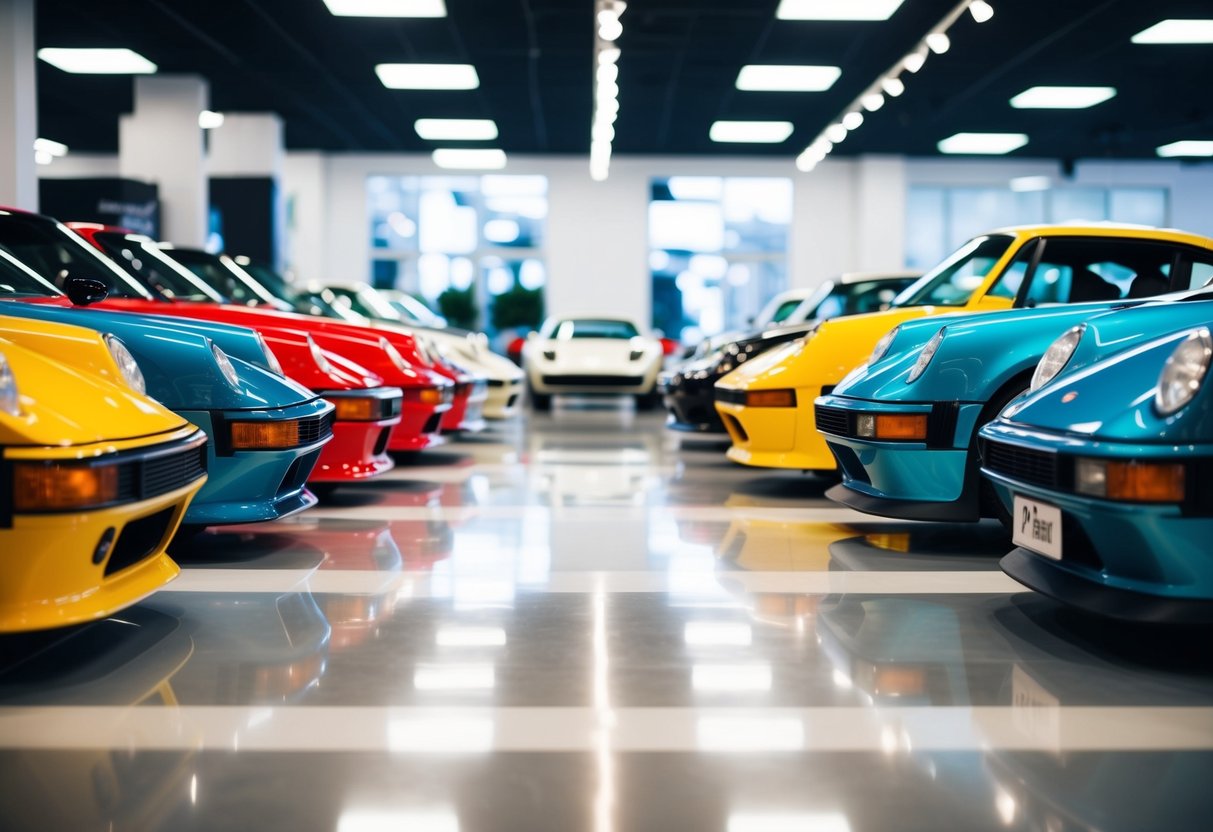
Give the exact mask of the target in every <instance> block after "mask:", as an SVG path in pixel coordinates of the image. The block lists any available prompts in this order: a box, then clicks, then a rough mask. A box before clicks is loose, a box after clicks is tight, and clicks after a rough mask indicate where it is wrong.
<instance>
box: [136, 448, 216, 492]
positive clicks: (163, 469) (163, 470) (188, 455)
mask: <svg viewBox="0 0 1213 832" xmlns="http://www.w3.org/2000/svg"><path fill="white" fill-rule="evenodd" d="M134 466H138V468H139V470H138V474H137V477H136V478H135V481H136V482H137V483H138V486H137V488H138V491H137V492H136V494H137V496H138V498H139V499H142V500H146V499H149V498H151V497H159V496H160V495H161V494H167V493H168V492H170V491H176V490H177V489H178V488H183V487H185V486H187V485H189V484H190V483H192V482H193V481H194V480H196V479H198V478H199V477H201V476H202V475H203V474H205V473H206V445H199V446H198V447H195V448H187V449H185V450H183V451H178V452H176V453H168V454H163V455H161V456H155V457H152V458H151V459H145V460H140V461H137V462H132V463H128V465H127V466H123V467H134Z"/></svg>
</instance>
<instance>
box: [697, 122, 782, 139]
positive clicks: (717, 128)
mask: <svg viewBox="0 0 1213 832" xmlns="http://www.w3.org/2000/svg"><path fill="white" fill-rule="evenodd" d="M790 135H792V122H790V121H717V122H714V123H713V124H712V127H711V129H710V130H709V131H708V138H710V139H711V140H712V141H714V142H744V143H751V144H779V143H780V142H786V141H787V140H788V136H790Z"/></svg>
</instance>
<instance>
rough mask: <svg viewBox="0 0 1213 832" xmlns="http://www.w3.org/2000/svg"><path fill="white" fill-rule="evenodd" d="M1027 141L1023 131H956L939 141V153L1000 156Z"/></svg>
mask: <svg viewBox="0 0 1213 832" xmlns="http://www.w3.org/2000/svg"><path fill="white" fill-rule="evenodd" d="M1027 143H1028V137H1027V136H1026V135H1024V134H1023V133H957V134H955V135H953V136H949V137H948V138H946V139H944V140H943V141H941V142H940V143H939V145H938V147H939V152H940V153H949V154H965V155H977V156H1001V155H1002V154H1004V153H1010V152H1011V151H1012V150H1018V149H1019V148H1021V147H1023V146H1024V145H1025V144H1027Z"/></svg>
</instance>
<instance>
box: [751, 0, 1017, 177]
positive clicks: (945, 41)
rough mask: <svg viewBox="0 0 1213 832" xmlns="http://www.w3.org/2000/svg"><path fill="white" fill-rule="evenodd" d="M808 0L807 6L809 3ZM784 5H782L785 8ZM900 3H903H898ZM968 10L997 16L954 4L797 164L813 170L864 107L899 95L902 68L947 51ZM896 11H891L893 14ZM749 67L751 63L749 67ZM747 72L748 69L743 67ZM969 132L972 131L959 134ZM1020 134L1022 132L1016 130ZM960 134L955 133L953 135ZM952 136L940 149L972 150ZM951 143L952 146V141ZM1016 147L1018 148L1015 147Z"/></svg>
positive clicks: (977, 3) (978, 4)
mask: <svg viewBox="0 0 1213 832" xmlns="http://www.w3.org/2000/svg"><path fill="white" fill-rule="evenodd" d="M807 4H808V3H807V0H806V6H807ZM783 5H788V6H790V5H792V4H791V0H784V4H783ZM783 5H781V6H780V9H781V10H782V9H783ZM836 5H839V6H841V5H847V6H851V5H855V6H858V5H861V4H860V3H858V2H853V3H845V4H843V3H839V4H836ZM898 5H900V3H899V4H898ZM966 11H968V12H970V13H971V14H972V16H973V18H974V19H975V20H977V21H978V22H979V23H983V22H985V21H987V20H989V19H991V18H992V17H993V16H994V7H993V6H992V5H990V3H988V2H986V0H963V2H960V3H957V4H956V5H955V6H953V7H952V9H951V11H949V12H948V13H947V14H946V15H944V16H943V18H941V19H940V20H939V22H938V23H936V24H935V26H934V27H933V28H932V29H931V30H930V31H929V32H927V34H926V35H924V36H923V39H922V40H921V41H919V42H918V43H916V44H914V48H913V49H911V50H910V51H909V53H907V54H906V55H905V56H903V57H902V58H901V59H900V60H898V61H897V63H895V64H893V66H891V67H890V68H889V69H888V70H886V71H885V72H884V74H882V75H881V76H879V77H878V78H877V79H876V80H875V81H873V82H872V84H871V85H870V86H869V87H868V88H867V89H866V90H864V91H863V92H861V93H860V94H859V97H858V98H856V99H855V100H854V101H852V102H851V104H850V106H848V107H847V108H846V109H845V110H843V112H842V115H841V116H840V117H839V121H838V122H836V123H832V124H830V125H829V126H828V127H826V128H825V129H824V130H823V131H822V132H821V133H820V134H819V135H818V136H817V138H816V139H814V140H813V142H812V144H810V145H809V146H808V147H806V148H805V149H804V150H803V151H802V152H801V153H800V155H799V156H797V157H796V167H797V168H798V169H800V170H802V171H804V172H806V173H807V172H809V171H811V170H813V168H815V167H816V166H817V165H818V164H819V163H820V162H821V161H822V160H823V159H825V157H826V156H828V155H829V154H830V152H831V151H832V150H833V149H834V146H835V145H837V144H839V143H840V142H842V141H843V140H844V139H846V137H847V134H848V133H849V132H850V131H852V130H855V129H858V128H859V127H860V126H861V125H862V124H863V122H864V115H863V111H865V110H866V111H867V112H869V113H874V112H876V111H877V110H879V109H880V108H881V107H883V106H884V103H885V96H886V95H887V96H889V97H890V98H896V97H897V96H899V95H901V94H902V93H904V92H905V91H906V85H905V82H904V81H903V80H902V77H901V75H902V72H903V71H905V72H909V73H910V74H913V73H916V72H918V71H919V70H921V69H922V68H923V65H924V64H926V61H927V56H928V55H930V54H931V53H932V52H934V53H936V54H939V55H942V54H943V53H944V52H947V51H948V49H949V48H951V46H952V39H951V38H950V37H948V33H947V32H948V29H949V28H951V26H952V24H953V23H955V22H956V21H957V20H958V19H959V18H960V17H961V15H963V14H964V13H965V12H966ZM891 13H892V12H890V14H891ZM746 69H749V67H746ZM743 72H744V70H743ZM741 82H742V78H741V76H740V75H739V76H738V78H737V86H738V88H739V89H742V88H743V87H742V83H741ZM958 135H969V134H958ZM1016 135H1018V134H1016ZM955 138H956V137H955V136H953V137H952V139H955ZM952 139H945V140H944V142H940V150H941V151H942V152H968V151H945V150H943V148H944V145H945V144H947V143H949V142H951V141H952ZM1027 141H1028V138H1027V136H1024V137H1023V142H1022V143H1021V145H1018V146H1022V144H1026V143H1027ZM948 146H951V145H950V144H949V145H948ZM1011 149H1014V148H1011ZM973 152H987V153H988V152H992V151H988V150H987V151H980V150H979V151H973ZM998 152H1002V153H1007V152H1010V151H1009V150H1003V151H998Z"/></svg>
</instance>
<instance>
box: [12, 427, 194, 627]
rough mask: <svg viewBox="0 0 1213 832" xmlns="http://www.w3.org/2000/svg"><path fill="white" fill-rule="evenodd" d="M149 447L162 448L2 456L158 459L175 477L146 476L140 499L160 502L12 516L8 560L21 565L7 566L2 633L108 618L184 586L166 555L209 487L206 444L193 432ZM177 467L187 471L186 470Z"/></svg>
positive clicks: (103, 446) (102, 446) (26, 451)
mask: <svg viewBox="0 0 1213 832" xmlns="http://www.w3.org/2000/svg"><path fill="white" fill-rule="evenodd" d="M151 441H152V442H154V444H147V442H146V441H145V442H144V443H142V444H140V445H136V444H133V443H130V442H123V443H108V442H105V443H99V444H98V445H95V446H91V445H90V446H79V447H72V448H9V449H6V450H5V451H4V457H3V462H11V461H15V460H21V461H50V460H64V459H86V458H89V459H95V460H97V461H99V462H105V461H108V460H107V458H113V459H121V460H122V461H123V462H132V463H135V462H137V463H139V464H141V465H142V464H146V461H147V460H150V459H152V458H155V459H157V460H161V461H163V463H164V464H165V465H167V466H168V468H172V469H174V470H175V471H176V473H175V474H174V475H173V476H172V477H169V476H167V475H166V471H167V470H168V469H167V468H163V466H162V470H159V471H158V472H157V473H156V474H155V479H156V481H157V482H158V483H159V485H157V486H156V487H152V485H151V475H149V474H141V475H138V477H139V479H140V480H142V482H143V483H144V485H143V487H142V489H141V492H140V493H149V494H152V495H153V496H148V497H145V498H142V499H132V500H130V501H128V502H124V503H121V504H118V505H111V506H108V507H106V508H100V509H95V510H91V511H90V510H82V511H72V512H54V513H40V514H11V515H9V514H8V512H7V508H5V509H4V511H3V512H2V513H4V514H5V515H6V516H5V517H4V519H3V521H2V522H0V551H3V552H5V553H6V554H9V555H13V557H6V558H4V559H3V563H0V632H24V631H30V630H44V629H49V628H52V627H64V626H68V625H72V624H80V623H84V622H87V621H94V620H97V619H100V618H105V617H107V616H110V615H113V614H114V613H115V612H117V611H119V610H121V609H124V608H126V607H129V606H131V605H132V604H135V603H138V602H139V601H140V600H142V599H143V598H146V597H147V596H148V595H150V594H152V593H153V592H155V591H156V590H157V589H159V588H160V587H162V586H164V585H165V584H166V583H168V582H169V581H171V580H172V579H173V578H175V577H176V576H177V574H178V572H179V570H178V567H177V565H176V564H175V563H173V561H172V560H171V559H170V558H169V557H168V555H167V554H165V549H166V547H167V546H168V544H169V541H170V540H172V537H173V535H174V534H175V533H176V531H177V527H178V526H179V525H180V524H181V520H182V518H183V517H184V516H185V512H186V507H187V506H188V505H189V502H190V500H191V499H192V498H193V496H194V494H196V493H197V492H198V490H199V489H200V488H202V486H203V484H204V483H205V482H206V474H205V473H204V472H203V471H202V465H201V461H202V459H203V458H204V457H203V453H204V451H203V445H204V444H205V443H206V434H204V433H203V432H202V431H198V430H195V429H194V428H193V427H192V426H190V427H188V428H184V429H181V430H178V431H174V432H173V433H171V434H168V435H165V436H160V437H156V438H155V439H153V440H151ZM115 446H117V449H116V448H115ZM170 460H172V462H170ZM178 460H188V461H189V465H185V466H180V465H178V462H177V461H178ZM0 467H3V466H2V465H0ZM145 470H146V469H145ZM6 487H7V486H6ZM162 488H168V490H163V491H162V490H160V489H162ZM107 535H109V536H112V543H110V545H109V546H108V548H105V549H103V548H102V547H101V546H100V544H101V542H102V539H103V537H105V536H107Z"/></svg>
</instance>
